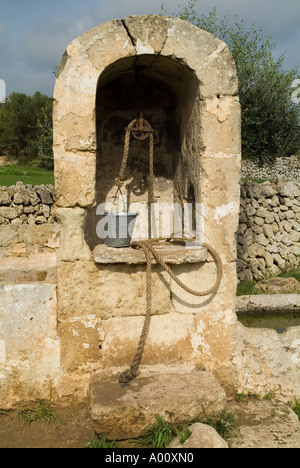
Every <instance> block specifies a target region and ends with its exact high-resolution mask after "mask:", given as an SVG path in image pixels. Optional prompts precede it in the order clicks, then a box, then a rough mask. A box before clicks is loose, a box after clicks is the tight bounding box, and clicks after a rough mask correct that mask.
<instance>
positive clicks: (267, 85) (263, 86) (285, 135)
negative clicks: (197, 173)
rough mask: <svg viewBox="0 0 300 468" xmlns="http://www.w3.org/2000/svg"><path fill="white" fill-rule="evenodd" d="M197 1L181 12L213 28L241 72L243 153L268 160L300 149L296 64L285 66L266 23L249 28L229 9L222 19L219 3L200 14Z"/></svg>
mask: <svg viewBox="0 0 300 468" xmlns="http://www.w3.org/2000/svg"><path fill="white" fill-rule="evenodd" d="M197 2H198V0H191V1H190V2H189V4H188V6H187V7H184V8H183V9H182V10H181V11H180V12H179V13H177V15H176V16H178V17H179V18H181V19H184V20H187V21H189V22H190V23H193V24H195V25H196V26H198V27H199V28H201V29H205V30H206V31H208V32H210V33H212V34H214V35H215V36H216V37H218V38H219V39H221V40H223V41H224V42H226V44H227V45H228V46H229V48H230V50H231V52H232V55H233V58H234V60H235V63H236V67H237V73H238V77H239V96H240V102H241V108H242V149H243V156H244V157H248V158H253V159H256V160H257V161H258V162H259V163H261V164H263V163H264V162H270V161H272V160H274V158H276V157H278V156H289V155H291V154H295V153H297V152H299V151H300V105H299V104H297V103H295V102H294V101H295V100H293V99H292V93H293V92H294V91H295V90H294V89H293V87H292V85H293V82H294V81H295V79H297V78H299V75H298V72H297V70H296V69H294V70H291V71H285V70H283V63H284V59H285V55H281V56H280V57H279V58H278V59H277V60H275V59H274V50H275V45H274V44H273V42H272V37H271V36H266V35H265V34H264V33H263V29H262V28H260V29H257V28H256V27H255V25H254V24H253V23H252V24H251V25H250V27H248V28H247V27H246V24H245V22H244V20H240V19H239V18H238V17H237V16H236V17H235V22H234V25H233V26H231V25H230V21H229V17H228V15H226V16H225V17H224V18H221V19H218V17H217V14H216V8H214V9H213V10H212V11H211V12H210V13H209V14H208V15H207V16H206V15H204V14H202V15H200V16H199V15H198V14H197V12H196V10H195V5H196V3H197ZM162 11H163V6H162Z"/></svg>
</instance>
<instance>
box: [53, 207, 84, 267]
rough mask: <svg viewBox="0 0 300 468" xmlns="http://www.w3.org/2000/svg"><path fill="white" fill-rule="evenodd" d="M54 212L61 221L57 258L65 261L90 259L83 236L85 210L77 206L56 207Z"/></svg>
mask: <svg viewBox="0 0 300 468" xmlns="http://www.w3.org/2000/svg"><path fill="white" fill-rule="evenodd" d="M56 214H57V217H58V219H59V220H60V222H61V239H60V247H59V250H58V260H60V261H65V262H74V261H76V260H90V259H91V258H92V253H91V251H90V249H89V247H88V245H87V243H86V241H85V238H84V229H85V221H86V216H87V211H86V210H84V209H83V208H79V207H77V208H57V210H56Z"/></svg>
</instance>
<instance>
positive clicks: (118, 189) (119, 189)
mask: <svg viewBox="0 0 300 468" xmlns="http://www.w3.org/2000/svg"><path fill="white" fill-rule="evenodd" d="M118 192H120V194H121V197H122V202H123V211H126V205H125V199H124V195H123V193H122V190H121V187H118V188H117V191H116V194H115V196H114V201H113V206H114V205H115V203H116V199H117V195H118Z"/></svg>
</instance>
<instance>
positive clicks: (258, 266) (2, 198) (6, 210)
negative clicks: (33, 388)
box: [0, 180, 300, 280]
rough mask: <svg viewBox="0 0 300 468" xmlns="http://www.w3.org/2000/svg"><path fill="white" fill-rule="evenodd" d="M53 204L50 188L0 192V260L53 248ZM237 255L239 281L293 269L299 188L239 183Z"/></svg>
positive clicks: (299, 242)
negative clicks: (4, 257)
mask: <svg viewBox="0 0 300 468" xmlns="http://www.w3.org/2000/svg"><path fill="white" fill-rule="evenodd" d="M54 200H55V189H54V187H53V186H51V185H47V186H36V187H32V186H28V185H27V186H25V185H23V184H22V183H21V182H18V183H17V185H16V186H15V187H8V188H7V187H0V224H1V225H2V228H1V229H2V233H1V235H0V242H1V248H2V249H1V253H0V255H1V256H2V257H3V256H14V255H15V256H28V255H30V254H34V253H38V252H40V253H42V252H44V253H46V252H53V251H55V250H56V249H57V248H58V245H59V231H60V227H59V224H58V222H57V219H56V215H55V201H54ZM30 226H31V229H30V228H29V227H30ZM237 255H238V260H237V272H238V276H239V279H240V280H244V279H249V280H252V279H260V278H262V277H264V276H266V275H275V274H277V273H278V272H279V271H280V270H282V269H286V268H289V267H296V266H298V265H299V255H300V183H299V182H297V181H287V180H282V181H280V182H277V183H271V182H264V183H262V184H258V183H255V182H243V183H241V203H240V222H239V228H238V232H237Z"/></svg>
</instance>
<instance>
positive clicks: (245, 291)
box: [236, 280, 256, 296]
mask: <svg viewBox="0 0 300 468" xmlns="http://www.w3.org/2000/svg"><path fill="white" fill-rule="evenodd" d="M255 284H256V282H255V281H251V280H244V281H241V282H240V283H239V284H238V286H237V293H236V295H237V296H252V295H253V294H254V286H255Z"/></svg>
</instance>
